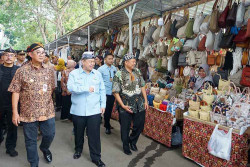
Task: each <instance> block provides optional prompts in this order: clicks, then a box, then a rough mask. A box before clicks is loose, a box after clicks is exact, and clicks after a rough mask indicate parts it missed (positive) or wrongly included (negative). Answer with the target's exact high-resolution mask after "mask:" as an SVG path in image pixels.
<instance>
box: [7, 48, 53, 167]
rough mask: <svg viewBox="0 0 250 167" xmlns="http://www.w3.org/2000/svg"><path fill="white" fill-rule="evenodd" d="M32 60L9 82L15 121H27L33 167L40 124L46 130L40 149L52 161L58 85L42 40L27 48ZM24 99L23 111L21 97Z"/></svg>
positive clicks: (33, 166) (29, 151)
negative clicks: (55, 100) (47, 60)
mask: <svg viewBox="0 0 250 167" xmlns="http://www.w3.org/2000/svg"><path fill="white" fill-rule="evenodd" d="M27 53H28V55H29V56H30V57H31V61H29V62H28V63H27V64H25V65H23V66H22V67H21V68H19V69H18V70H17V72H16V74H15V76H14V78H13V80H12V82H11V84H10V86H9V89H8V90H9V91H10V92H12V93H13V94H12V104H13V117H12V121H13V123H14V124H15V125H16V126H18V124H19V123H20V122H22V123H23V132H24V137H25V146H26V150H27V159H28V161H29V163H30V166H31V167H37V166H38V164H39V157H38V151H37V135H38V127H40V131H41V133H42V136H43V138H42V142H41V145H40V147H39V148H40V150H41V151H42V152H43V155H44V158H45V160H46V161H47V162H51V161H52V154H51V152H50V150H49V147H50V145H51V143H52V141H53V139H54V136H55V111H54V105H53V101H52V92H53V90H54V89H55V77H54V70H53V69H52V68H47V67H45V66H44V64H43V61H44V59H45V50H44V47H43V45H42V44H41V43H34V44H32V45H30V46H29V47H28V48H27ZM19 100H20V115H19V114H18V107H17V106H18V101H19Z"/></svg>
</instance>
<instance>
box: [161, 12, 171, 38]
mask: <svg viewBox="0 0 250 167" xmlns="http://www.w3.org/2000/svg"><path fill="white" fill-rule="evenodd" d="M169 17H170V14H169V15H168V17H167V16H164V18H163V26H162V28H161V32H160V38H164V37H166V34H167V32H166V23H167V21H168V19H169Z"/></svg>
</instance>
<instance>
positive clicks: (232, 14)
mask: <svg viewBox="0 0 250 167" xmlns="http://www.w3.org/2000/svg"><path fill="white" fill-rule="evenodd" d="M237 8H238V4H237V3H236V2H234V3H233V5H232V7H231V8H230V10H229V12H228V15H227V19H226V25H227V26H228V27H232V26H234V25H235V22H236V13H237Z"/></svg>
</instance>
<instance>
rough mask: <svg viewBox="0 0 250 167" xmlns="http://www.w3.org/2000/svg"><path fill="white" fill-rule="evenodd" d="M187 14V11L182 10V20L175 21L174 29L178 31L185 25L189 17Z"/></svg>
mask: <svg viewBox="0 0 250 167" xmlns="http://www.w3.org/2000/svg"><path fill="white" fill-rule="evenodd" d="M188 12H189V11H188V9H184V16H183V17H182V19H180V20H178V21H177V23H176V25H175V28H177V29H179V28H181V27H183V26H184V25H185V24H186V23H187V21H188V15H189V14H188Z"/></svg>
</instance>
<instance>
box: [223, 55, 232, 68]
mask: <svg viewBox="0 0 250 167" xmlns="http://www.w3.org/2000/svg"><path fill="white" fill-rule="evenodd" d="M223 69H224V70H229V71H230V70H232V69H233V53H232V52H230V51H227V53H226V57H225V63H224V67H223Z"/></svg>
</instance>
